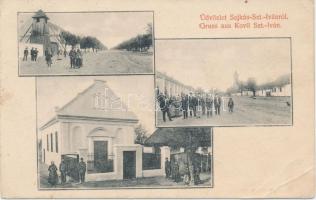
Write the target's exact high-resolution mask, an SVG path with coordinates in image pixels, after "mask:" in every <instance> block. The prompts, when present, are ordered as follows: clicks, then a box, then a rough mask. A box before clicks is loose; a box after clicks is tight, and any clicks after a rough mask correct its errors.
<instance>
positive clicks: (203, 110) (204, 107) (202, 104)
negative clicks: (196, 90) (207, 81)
mask: <svg viewBox="0 0 316 200" xmlns="http://www.w3.org/2000/svg"><path fill="white" fill-rule="evenodd" d="M200 101H201V102H200V103H201V106H202V115H205V110H206V103H205V96H204V95H203V96H202V97H201V99H200Z"/></svg>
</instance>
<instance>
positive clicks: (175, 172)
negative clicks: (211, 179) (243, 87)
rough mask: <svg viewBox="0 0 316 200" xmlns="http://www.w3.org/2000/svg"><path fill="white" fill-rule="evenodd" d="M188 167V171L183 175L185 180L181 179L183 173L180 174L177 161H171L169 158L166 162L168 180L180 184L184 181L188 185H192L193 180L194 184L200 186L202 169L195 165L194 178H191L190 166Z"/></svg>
mask: <svg viewBox="0 0 316 200" xmlns="http://www.w3.org/2000/svg"><path fill="white" fill-rule="evenodd" d="M185 165H186V170H185V173H184V175H183V179H182V178H181V173H180V167H179V164H178V162H177V161H173V162H172V161H170V160H169V159H168V158H166V160H165V174H166V178H168V179H172V180H173V181H174V182H176V183H178V182H180V181H181V179H182V181H183V182H184V183H185V184H186V185H188V184H190V182H191V180H193V182H194V184H199V183H200V182H201V180H200V169H199V168H198V167H196V166H195V165H193V176H194V177H192V178H191V175H190V171H189V167H188V164H185Z"/></svg>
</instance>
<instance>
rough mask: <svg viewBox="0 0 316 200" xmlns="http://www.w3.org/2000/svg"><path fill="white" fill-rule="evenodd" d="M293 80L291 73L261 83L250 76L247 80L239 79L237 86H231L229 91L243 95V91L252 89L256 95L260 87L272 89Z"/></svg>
mask: <svg viewBox="0 0 316 200" xmlns="http://www.w3.org/2000/svg"><path fill="white" fill-rule="evenodd" d="M290 82H291V77H290V75H289V74H286V75H283V76H280V77H278V78H277V79H276V80H274V81H271V82H267V83H264V84H261V85H257V81H256V79H255V78H252V77H251V78H248V80H247V81H246V82H244V81H238V82H237V88H236V87H231V88H229V89H228V90H227V93H236V92H240V93H241V95H242V92H243V91H251V92H252V93H253V96H256V91H257V90H260V89H271V88H273V87H281V86H283V85H285V84H289V83H290Z"/></svg>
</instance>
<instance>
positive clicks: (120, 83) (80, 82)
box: [37, 75, 155, 134]
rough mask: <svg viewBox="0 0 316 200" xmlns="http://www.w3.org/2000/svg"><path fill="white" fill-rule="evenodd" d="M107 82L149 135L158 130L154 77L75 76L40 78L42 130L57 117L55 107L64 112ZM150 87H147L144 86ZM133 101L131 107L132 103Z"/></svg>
mask: <svg viewBox="0 0 316 200" xmlns="http://www.w3.org/2000/svg"><path fill="white" fill-rule="evenodd" d="M95 79H96V80H105V81H106V84H107V85H108V86H109V88H110V89H112V91H113V92H114V93H115V94H116V95H117V96H118V97H121V99H122V101H123V103H124V104H125V105H128V104H129V105H130V106H129V108H128V109H129V110H130V111H132V112H133V113H134V114H135V115H136V116H137V117H138V119H139V121H140V123H141V124H142V125H143V126H144V128H145V129H146V130H147V131H148V133H149V134H151V133H153V131H154V130H155V112H154V102H155V101H154V77H153V76H141V75H138V76H137V75H133V76H77V77H75V76H72V77H39V78H37V119H38V128H39V127H41V126H42V125H43V124H45V123H46V122H48V121H49V120H50V119H51V118H52V117H54V116H55V107H59V108H61V107H62V106H64V105H65V104H66V103H68V102H69V101H70V100H72V99H73V98H74V97H75V96H76V95H77V94H78V93H79V92H82V91H83V90H85V89H86V88H88V87H89V86H90V85H92V84H93V83H94V80H95ZM144 83H146V84H144ZM128 99H129V103H128Z"/></svg>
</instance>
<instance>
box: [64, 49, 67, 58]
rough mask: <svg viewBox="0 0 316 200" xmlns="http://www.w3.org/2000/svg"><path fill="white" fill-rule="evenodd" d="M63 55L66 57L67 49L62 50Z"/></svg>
mask: <svg viewBox="0 0 316 200" xmlns="http://www.w3.org/2000/svg"><path fill="white" fill-rule="evenodd" d="M64 57H65V58H66V57H67V50H66V49H65V50H64Z"/></svg>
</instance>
